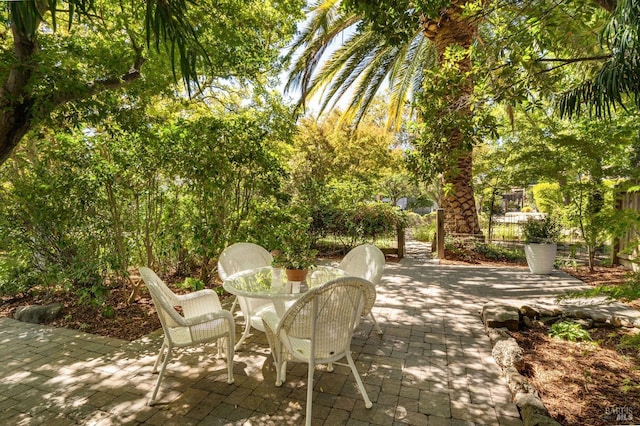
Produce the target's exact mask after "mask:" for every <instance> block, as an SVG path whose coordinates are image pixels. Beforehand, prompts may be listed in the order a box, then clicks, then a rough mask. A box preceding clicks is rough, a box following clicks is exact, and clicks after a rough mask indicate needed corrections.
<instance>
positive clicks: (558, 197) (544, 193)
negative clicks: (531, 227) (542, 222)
mask: <svg viewBox="0 0 640 426" xmlns="http://www.w3.org/2000/svg"><path fill="white" fill-rule="evenodd" d="M533 199H534V200H535V202H536V206H537V207H538V211H539V212H541V213H551V212H552V211H553V210H554V209H555V208H556V207H557V206H560V205H562V194H561V192H560V185H558V184H557V183H548V182H542V183H539V184H537V185H534V187H533Z"/></svg>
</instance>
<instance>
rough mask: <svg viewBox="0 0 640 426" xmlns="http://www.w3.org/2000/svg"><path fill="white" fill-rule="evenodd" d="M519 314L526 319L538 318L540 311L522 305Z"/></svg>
mask: <svg viewBox="0 0 640 426" xmlns="http://www.w3.org/2000/svg"><path fill="white" fill-rule="evenodd" d="M520 313H521V314H522V315H523V316H524V317H527V318H537V317H538V316H540V311H538V310H537V309H536V308H534V307H533V306H529V305H522V306H521V307H520Z"/></svg>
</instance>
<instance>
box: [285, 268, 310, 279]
mask: <svg viewBox="0 0 640 426" xmlns="http://www.w3.org/2000/svg"><path fill="white" fill-rule="evenodd" d="M307 272H309V271H308V270H307V269H285V273H286V274H287V279H288V280H289V281H304V279H305V278H307Z"/></svg>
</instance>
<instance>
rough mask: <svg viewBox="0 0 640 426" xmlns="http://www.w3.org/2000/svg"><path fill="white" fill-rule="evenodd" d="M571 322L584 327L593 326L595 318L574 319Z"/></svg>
mask: <svg viewBox="0 0 640 426" xmlns="http://www.w3.org/2000/svg"><path fill="white" fill-rule="evenodd" d="M571 322H574V323H576V324H579V325H580V326H582V328H592V327H593V320H592V319H591V318H588V319H572V320H571Z"/></svg>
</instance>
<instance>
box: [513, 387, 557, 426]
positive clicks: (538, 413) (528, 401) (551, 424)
mask: <svg viewBox="0 0 640 426" xmlns="http://www.w3.org/2000/svg"><path fill="white" fill-rule="evenodd" d="M515 403H516V405H517V406H518V408H520V415H521V416H522V424H523V425H524V426H562V425H561V424H560V423H558V422H556V421H555V420H553V419H552V418H551V416H549V412H548V411H547V409H546V408H545V407H544V404H542V401H541V400H540V398H538V397H537V395H534V394H532V393H523V394H519V395H517V396H516V398H515Z"/></svg>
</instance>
